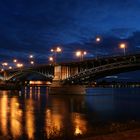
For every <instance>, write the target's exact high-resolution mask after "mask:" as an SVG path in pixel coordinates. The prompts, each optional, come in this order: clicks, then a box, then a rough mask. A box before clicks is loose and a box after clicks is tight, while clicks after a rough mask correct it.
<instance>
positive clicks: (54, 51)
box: [49, 46, 62, 63]
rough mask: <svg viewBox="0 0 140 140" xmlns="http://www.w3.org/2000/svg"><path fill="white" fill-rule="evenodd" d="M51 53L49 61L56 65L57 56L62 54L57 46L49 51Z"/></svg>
mask: <svg viewBox="0 0 140 140" xmlns="http://www.w3.org/2000/svg"><path fill="white" fill-rule="evenodd" d="M51 52H52V53H54V57H50V58H49V60H50V59H51V60H50V61H53V62H54V63H56V60H57V54H58V53H61V52H62V48H60V47H59V46H58V47H56V48H53V49H51Z"/></svg>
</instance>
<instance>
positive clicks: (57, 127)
mask: <svg viewBox="0 0 140 140" xmlns="http://www.w3.org/2000/svg"><path fill="white" fill-rule="evenodd" d="M62 116H63V114H61V113H58V112H55V111H51V110H50V109H47V110H46V133H47V138H50V137H51V136H60V135H61V133H60V132H61V129H62V128H63V121H62Z"/></svg>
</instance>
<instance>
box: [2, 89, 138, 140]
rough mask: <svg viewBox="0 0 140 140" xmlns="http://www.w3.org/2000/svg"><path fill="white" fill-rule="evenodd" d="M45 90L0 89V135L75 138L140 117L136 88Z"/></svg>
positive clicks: (32, 139) (21, 139)
mask: <svg viewBox="0 0 140 140" xmlns="http://www.w3.org/2000/svg"><path fill="white" fill-rule="evenodd" d="M48 92H49V90H48V88H46V87H29V88H25V89H23V90H22V91H2V90H1V91H0V139H2V138H3V139H5V140H6V139H14V140H45V139H59V138H60V139H67V140H68V139H76V138H77V137H86V136H88V135H92V134H93V135H96V134H100V133H102V132H103V133H104V131H110V129H112V127H115V128H116V124H121V125H122V126H123V124H124V123H128V122H139V121H140V89H139V88H88V89H87V90H86V95H61V94H59V93H58V95H49V93H48ZM113 125H114V126H113Z"/></svg>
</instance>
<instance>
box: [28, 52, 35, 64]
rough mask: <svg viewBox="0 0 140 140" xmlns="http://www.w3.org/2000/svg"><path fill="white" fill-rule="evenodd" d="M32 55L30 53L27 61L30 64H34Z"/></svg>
mask: <svg viewBox="0 0 140 140" xmlns="http://www.w3.org/2000/svg"><path fill="white" fill-rule="evenodd" d="M33 59H34V55H32V54H30V55H29V63H30V64H31V65H34V64H35V62H34V60H33Z"/></svg>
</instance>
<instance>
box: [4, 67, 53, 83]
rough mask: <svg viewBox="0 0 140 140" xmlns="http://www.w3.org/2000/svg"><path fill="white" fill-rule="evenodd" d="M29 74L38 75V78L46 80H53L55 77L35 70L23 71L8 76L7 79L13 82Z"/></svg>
mask: <svg viewBox="0 0 140 140" xmlns="http://www.w3.org/2000/svg"><path fill="white" fill-rule="evenodd" d="M28 74H30V75H32V74H36V75H38V76H43V77H44V78H45V79H52V78H53V75H51V74H44V73H43V72H39V71H34V70H22V71H18V72H15V73H14V74H12V75H10V76H8V77H7V78H6V80H7V81H9V80H13V79H19V78H21V77H25V76H26V75H28Z"/></svg>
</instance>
